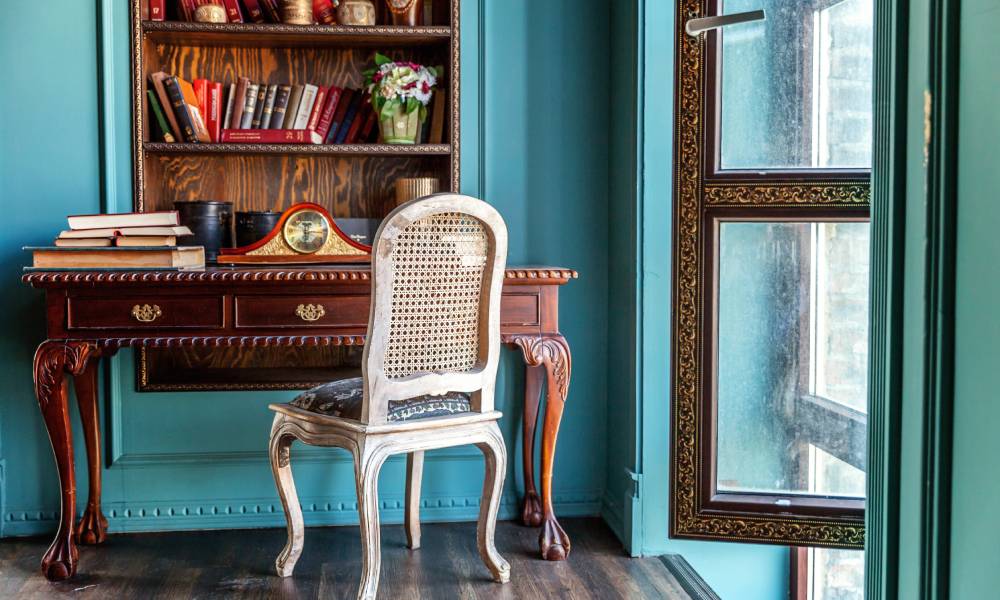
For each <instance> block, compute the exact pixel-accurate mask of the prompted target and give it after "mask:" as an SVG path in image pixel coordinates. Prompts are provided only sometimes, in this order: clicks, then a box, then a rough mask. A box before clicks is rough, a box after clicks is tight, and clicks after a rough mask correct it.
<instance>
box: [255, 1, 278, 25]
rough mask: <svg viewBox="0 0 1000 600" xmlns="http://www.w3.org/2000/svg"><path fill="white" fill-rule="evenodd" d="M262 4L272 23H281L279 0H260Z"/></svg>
mask: <svg viewBox="0 0 1000 600" xmlns="http://www.w3.org/2000/svg"><path fill="white" fill-rule="evenodd" d="M260 6H261V8H263V9H264V14H265V15H266V16H267V19H268V20H269V21H271V22H272V23H281V10H280V9H279V8H278V0H260Z"/></svg>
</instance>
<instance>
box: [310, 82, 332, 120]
mask: <svg viewBox="0 0 1000 600" xmlns="http://www.w3.org/2000/svg"><path fill="white" fill-rule="evenodd" d="M329 90H330V88H328V87H323V86H321V85H320V86H316V102H315V103H314V104H313V109H312V114H311V115H309V124H308V125H306V129H308V130H309V131H316V128H317V127H318V126H319V118H320V117H321V116H323V106H324V104H325V102H326V94H327V92H328V91H329Z"/></svg>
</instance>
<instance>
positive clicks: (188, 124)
mask: <svg viewBox="0 0 1000 600" xmlns="http://www.w3.org/2000/svg"><path fill="white" fill-rule="evenodd" d="M163 85H164V87H165V88H166V90H167V94H168V95H169V96H170V108H171V112H172V113H173V115H174V117H175V118H176V119H177V125H178V127H180V130H181V134H182V135H181V139H183V140H184V141H185V142H187V143H189V144H197V143H198V134H197V132H196V131H195V128H194V119H192V118H191V111H190V110H189V109H190V108H194V107H189V106H188V105H187V103H186V102H185V101H184V92H183V91H182V90H181V86H180V83H179V82H178V81H177V78H176V77H168V78H167V79H165V80H164V81H163ZM195 110H197V108H195Z"/></svg>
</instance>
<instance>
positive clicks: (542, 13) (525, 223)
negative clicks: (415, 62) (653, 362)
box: [0, 0, 608, 535]
mask: <svg viewBox="0 0 1000 600" xmlns="http://www.w3.org/2000/svg"><path fill="white" fill-rule="evenodd" d="M485 4H487V3H485V2H476V1H475V0H463V6H462V15H463V23H462V27H463V31H462V40H463V61H462V69H463V124H462V125H463V127H462V142H463V143H462V146H463V156H462V159H463V161H462V165H463V181H462V188H463V191H464V192H466V193H470V194H474V195H480V194H481V195H483V196H484V197H485V198H486V199H487V200H489V201H491V202H492V203H493V204H494V205H496V206H497V207H498V208H499V209H500V211H501V213H502V214H503V215H504V216H505V218H506V219H507V221H508V226H509V228H510V231H511V243H510V262H511V264H525V263H529V262H530V263H535V264H538V263H549V264H556V265H560V266H567V267H573V268H576V269H578V270H579V271H580V272H581V279H580V280H579V281H575V282H572V283H570V284H568V285H567V286H566V287H565V288H564V293H563V301H562V304H561V306H560V309H561V316H562V322H563V324H564V327H563V333H564V334H565V336H566V337H567V339H568V340H569V341H570V343H571V345H572V347H573V350H574V357H573V358H574V367H575V369H574V378H573V382H572V387H571V395H570V401H569V403H568V404H567V410H566V415H565V418H564V421H563V428H562V436H561V438H560V440H559V442H560V443H559V451H558V457H557V475H556V478H555V483H554V489H555V494H554V495H555V500H556V504H557V510H558V511H559V514H561V515H564V516H570V515H594V514H597V513H598V512H599V508H600V504H599V501H600V498H601V495H602V493H603V490H604V482H605V474H604V466H605V443H604V440H605V436H606V433H607V431H606V427H605V422H604V415H605V410H606V409H605V403H606V381H605V368H604V367H605V365H606V360H607V354H606V352H607V350H606V348H607V328H606V321H605V319H604V315H606V314H607V270H608V269H607V237H608V236H607V214H608V213H607V210H608V209H607V204H608V203H607V160H608V157H607V149H606V139H607V134H606V131H605V130H604V128H602V127H597V128H594V127H591V126H587V124H593V123H601V122H602V119H603V118H604V115H606V114H607V111H608V86H607V83H606V82H604V81H603V80H601V79H599V78H596V79H595V78H594V77H593V76H592V74H593V71H592V69H594V68H600V69H602V70H603V69H605V68H606V67H607V53H606V49H607V46H608V28H607V25H606V23H605V22H604V20H602V19H594V18H592V15H593V14H594V13H596V12H601V11H606V9H607V8H606V7H607V5H606V3H604V2H601V1H599V0H589V5H590V6H589V8H590V9H591V10H583V11H580V10H579V3H578V2H569V1H568V0H566V1H564V2H560V3H553V4H552V5H551V6H549V5H548V4H547V5H546V6H545V7H543V8H539V6H538V5H537V3H534V4H533V3H529V2H526V1H522V2H508V3H488V4H489V9H488V11H486V14H483V13H482V12H481V11H482V8H481V7H482V6H483V5H485ZM53 9H54V10H57V11H63V12H62V13H61V14H65V15H66V18H65V19H63V20H61V21H59V22H52V21H41V22H39V21H38V20H37V19H32V18H29V15H27V14H24V15H20V14H18V13H17V12H15V13H13V14H11V15H9V16H10V17H11V18H9V19H8V18H5V19H4V20H3V22H2V23H0V39H2V40H3V42H2V43H3V46H2V47H3V60H4V64H5V66H7V68H8V73H9V77H10V81H9V85H12V86H15V89H31V90H38V88H39V86H41V88H42V90H43V92H44V93H37V94H36V93H32V94H30V95H28V94H12V95H3V96H2V97H0V103H3V104H2V108H3V109H4V110H5V111H6V112H5V114H7V115H16V116H17V118H8V119H4V120H3V123H2V124H0V127H2V128H3V129H2V134H3V135H2V136H0V183H2V186H0V194H3V199H4V203H3V205H4V208H6V209H8V210H13V211H14V212H13V215H14V219H13V222H14V223H15V224H16V225H17V227H15V228H12V230H6V229H5V230H4V231H3V238H2V239H3V242H4V243H3V245H2V248H3V250H2V252H3V255H2V260H3V264H4V267H5V272H6V273H7V274H8V277H9V278H10V282H11V283H10V284H9V286H10V288H11V289H10V293H9V294H7V295H5V297H4V303H5V304H4V308H5V310H4V311H3V313H2V314H3V318H4V319H5V322H4V325H5V331H6V332H8V334H7V335H6V336H5V337H4V338H3V340H2V342H0V343H2V344H3V346H2V348H0V351H2V353H3V354H2V356H3V358H4V360H3V361H0V362H2V364H3V365H4V367H3V368H4V370H5V371H4V372H5V375H7V377H6V378H5V381H7V382H9V383H8V385H7V386H5V390H4V394H5V395H4V397H3V399H2V403H0V461H3V462H0V465H5V467H6V468H5V469H4V470H3V477H4V479H3V485H0V502H2V514H3V515H4V521H3V529H2V534H3V535H23V534H31V533H39V532H43V531H49V530H51V528H52V527H53V525H54V519H55V516H56V512H57V511H58V495H57V489H56V479H55V469H54V465H53V464H52V456H51V450H50V449H49V447H48V441H47V438H46V436H45V432H44V428H43V427H42V424H41V419H40V417H39V415H38V409H37V405H36V403H35V401H34V397H33V393H32V388H31V355H32V352H33V351H34V348H35V346H36V345H37V344H38V342H40V341H41V339H40V338H41V335H42V329H41V328H42V327H43V319H42V314H41V310H40V300H41V294H39V293H37V292H34V291H32V290H30V289H27V288H25V287H23V286H20V285H16V284H14V283H13V281H14V278H15V277H16V276H17V275H18V272H19V270H20V267H21V266H22V265H23V264H24V262H25V260H26V257H25V256H24V255H23V254H22V253H21V252H20V250H19V248H20V247H21V246H22V245H26V244H43V243H46V242H48V241H49V240H50V239H51V237H52V236H53V234H54V233H55V232H56V231H58V230H59V229H60V228H62V227H63V226H64V225H65V215H67V214H73V213H83V212H95V211H98V210H100V209H101V208H102V207H107V208H108V209H110V210H129V208H130V206H131V196H130V191H129V189H130V185H131V180H130V173H131V166H130V161H131V156H130V145H129V139H130V130H129V113H128V106H129V92H128V85H129V55H128V52H129V33H128V14H127V3H124V2H114V3H111V2H109V1H108V0H95V2H89V3H88V2H69V0H57V6H54V7H53ZM13 10H15V11H18V10H20V11H27V10H28V9H27V5H25V7H23V8H20V9H13ZM568 14H578V15H579V16H577V17H573V18H566V15H568ZM481 17H485V18H487V19H488V21H486V22H483V21H482V20H481ZM97 19H101V20H102V23H103V25H104V27H105V34H106V35H105V37H104V38H103V46H102V47H99V46H98V44H100V43H101V38H100V37H99V36H98V22H97ZM64 23H73V26H72V27H70V26H68V25H65V24H64ZM484 33H485V37H481V36H482V34H484ZM52 40H57V42H53V41H52ZM579 40H586V41H587V43H586V44H582V45H581V44H579V43H578V41H579ZM480 49H482V52H483V57H482V59H481V60H480V59H479V58H478V57H477V54H478V53H479V50H480ZM102 53H103V54H102ZM56 73H58V76H56ZM99 74H103V75H104V76H105V78H106V82H105V84H104V85H103V86H100V87H99V86H98V83H97V77H98V76H99ZM482 89H485V90H486V92H487V94H488V97H486V98H484V97H481V94H480V91H481V90H482ZM99 93H100V94H102V95H103V97H104V100H105V103H104V104H101V103H100V102H99ZM564 98H573V99H574V100H573V101H572V102H563V101H562V99H564ZM102 106H103V107H105V108H106V113H105V114H106V116H107V117H108V118H107V119H105V121H104V122H103V127H101V125H102V123H100V122H99V120H98V115H99V111H100V110H101V108H102ZM483 108H485V110H486V113H485V114H483V113H482V112H481V110H482V109H483ZM52 115H54V120H51V119H52ZM102 135H103V136H104V137H105V139H106V140H107V145H106V154H105V156H106V157H107V161H106V162H105V163H104V164H102V163H101V160H100V158H101V154H100V141H101V136H102ZM102 187H103V189H104V190H105V193H104V195H103V197H102V195H101V190H102ZM594 315H600V316H599V317H598V318H594ZM521 377H522V367H521V364H520V359H519V357H518V356H517V355H515V354H514V353H513V352H505V353H504V359H503V362H502V365H501V370H500V378H499V382H498V389H497V393H498V408H500V410H503V411H504V412H505V413H506V414H507V415H508V416H507V417H505V418H504V419H503V421H502V424H501V426H502V428H503V429H504V432H505V435H506V438H507V443H508V447H509V448H510V449H511V461H510V462H511V470H510V473H511V476H510V477H509V478H508V483H507V487H506V490H505V496H504V500H503V505H502V516H503V517H505V518H512V517H514V516H516V515H517V514H518V510H517V506H516V499H517V496H518V494H517V493H516V491H517V489H516V488H517V487H518V485H516V480H515V478H514V477H513V474H514V473H515V472H518V473H519V471H520V468H519V464H520V451H519V448H516V444H518V443H519V442H520V436H519V432H520V423H519V421H518V415H519V414H520V411H521V407H522V400H521V395H522V393H523V388H522V385H521ZM108 380H109V384H110V385H109V386H107V388H109V394H108V401H107V402H102V420H103V423H104V433H105V437H106V438H107V439H108V442H107V444H106V447H110V452H109V455H110V456H111V457H112V458H113V460H114V463H113V464H112V465H111V466H110V467H108V468H106V469H105V470H104V482H105V483H104V508H105V512H106V513H107V514H108V517H109V520H110V522H111V530H112V531H128V530H156V529H178V528H195V529H197V528H205V527H213V528H214V527H254V526H280V525H282V524H283V522H284V521H283V516H282V514H281V509H280V504H279V503H278V501H277V496H276V493H275V491H274V484H273V481H272V479H271V475H270V471H269V467H268V465H267V460H266V456H265V453H264V449H265V445H266V440H267V435H268V431H269V427H270V421H271V415H270V413H269V411H268V410H267V404H268V403H269V402H274V401H284V400H288V399H291V398H292V397H293V396H294V394H295V393H294V392H270V393H189V394H140V393H137V392H136V391H135V389H134V381H135V378H134V358H133V354H132V353H131V352H122V353H120V355H119V356H118V357H117V358H116V359H115V360H114V361H113V366H112V368H111V370H110V375H109V377H108ZM196 415H198V417H197V419H196V418H195V416H196ZM74 419H76V417H75V415H74ZM119 424H120V426H119ZM76 438H77V439H76V441H77V446H78V450H77V456H78V459H79V460H78V463H77V467H78V469H77V473H78V489H79V494H78V496H79V498H80V499H79V504H78V506H79V507H81V508H82V505H83V502H84V501H85V498H86V478H85V475H84V474H85V467H84V463H85V460H82V457H83V452H82V448H81V447H80V444H79V441H80V435H79V432H77V436H76ZM293 456H295V457H296V458H295V462H294V468H295V471H296V476H297V478H298V479H299V490H300V495H301V497H302V500H303V502H304V504H305V514H306V522H307V523H311V524H348V523H353V522H356V519H357V516H356V514H357V513H356V507H355V499H354V492H353V490H354V487H353V481H352V480H353V473H352V470H351V467H350V463H349V462H348V458H347V456H346V455H345V454H343V453H339V452H337V451H324V450H319V449H311V448H305V447H299V446H296V447H294V448H293ZM482 472H483V467H482V458H481V455H480V454H479V453H478V451H477V450H476V449H475V448H460V449H455V450H445V451H439V452H434V453H431V454H430V455H429V457H428V466H427V469H426V473H425V478H426V479H425V485H424V509H423V513H424V514H423V516H424V518H426V519H429V520H456V519H473V518H475V515H476V514H477V511H478V508H477V503H478V498H479V494H480V492H481V480H482ZM403 479H404V477H403V467H402V462H401V460H399V459H394V460H391V461H390V462H389V464H388V465H387V466H386V468H385V470H384V472H383V475H382V485H381V486H380V488H381V492H382V493H381V497H382V503H383V510H384V518H385V519H386V520H387V521H389V522H393V521H396V522H398V521H401V518H402V510H401V503H402V498H403V488H402V482H403Z"/></svg>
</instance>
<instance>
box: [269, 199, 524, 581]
mask: <svg viewBox="0 0 1000 600" xmlns="http://www.w3.org/2000/svg"><path fill="white" fill-rule="evenodd" d="M506 259H507V228H506V226H505V225H504V222H503V219H502V218H501V217H500V214H499V213H497V211H496V210H495V209H493V207H491V206H490V205H488V204H486V203H485V202H482V201H481V200H476V199H475V198H470V197H468V196H460V195H456V194H436V195H433V196H426V197H424V198H419V199H417V200H413V201H410V202H407V203H406V204H403V205H401V206H400V207H399V208H397V209H396V210H394V211H393V212H392V213H391V214H389V216H388V217H386V219H385V220H384V221H383V223H382V226H381V227H380V228H379V230H378V233H377V234H376V241H375V245H374V247H373V249H372V301H371V312H370V315H369V319H368V336H367V341H366V345H365V352H364V359H363V362H362V377H360V378H356V379H348V380H341V381H335V382H332V383H329V384H325V385H322V386H319V387H317V388H314V389H312V390H309V391H308V392H305V393H303V394H302V395H300V396H299V397H298V398H296V399H295V400H293V401H292V402H291V403H289V404H272V405H271V407H270V408H271V409H272V410H273V411H275V413H276V414H275V417H274V425H273V426H272V428H271V441H270V457H271V468H272V470H273V472H274V479H275V482H276V484H277V486H278V492H279V494H280V496H281V501H282V504H283V505H284V508H285V516H286V518H287V521H288V543H287V545H286V546H285V548H284V550H283V551H282V552H281V554H280V555H279V556H278V559H277V561H276V566H277V571H278V575H280V576H282V577H288V576H291V574H292V571H293V569H294V568H295V562H296V561H297V560H298V558H299V555H300V554H301V553H302V546H303V540H304V537H305V529H304V524H303V522H302V510H301V508H300V506H299V502H298V497H297V495H296V492H295V484H294V483H293V481H292V470H291V465H290V446H291V443H292V441H294V440H300V441H302V442H304V443H306V444H311V445H316V446H336V447H340V448H345V449H347V450H349V451H350V452H351V454H352V455H353V457H354V473H355V480H356V485H357V494H358V516H359V518H360V522H361V541H362V548H363V552H364V556H363V571H362V577H361V585H360V587H359V589H358V598H362V599H367V598H375V595H376V591H377V589H378V578H379V570H380V564H381V557H380V554H381V553H380V539H379V538H380V535H379V514H378V475H379V470H380V469H381V467H382V465H383V464H384V462H385V460H386V459H387V458H388V457H389V456H391V455H393V454H401V453H407V482H406V509H405V515H406V516H405V522H406V533H407V540H408V544H409V546H410V547H411V548H418V547H419V546H420V521H419V507H420V479H421V474H422V471H423V459H424V451H425V450H431V449H435V448H446V447H451V446H459V445H464V444H476V445H477V446H478V447H479V448H480V449H481V450H482V452H483V454H484V456H485V457H486V481H485V483H484V486H483V498H482V503H481V505H480V509H479V525H478V531H477V537H478V546H479V553H480V555H481V557H482V559H483V562H484V563H486V566H487V568H488V569H489V570H490V573H491V574H492V576H493V579H494V580H495V581H498V582H501V583H506V582H507V581H509V579H510V565H509V564H508V563H507V561H505V560H504V559H503V558H502V557H501V556H500V555H499V554H498V553H497V550H496V546H495V545H494V532H495V529H496V520H497V511H498V510H499V507H500V494H501V490H502V488H503V481H504V476H505V473H506V465H507V451H506V448H505V446H504V441H503V437H502V435H501V434H500V429H499V427H498V426H497V420H498V419H499V418H500V416H501V414H500V413H499V412H497V411H495V410H494V407H493V396H494V387H495V384H496V373H497V365H498V362H499V353H500V294H501V287H502V285H503V275H504V266H505V263H506Z"/></svg>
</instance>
